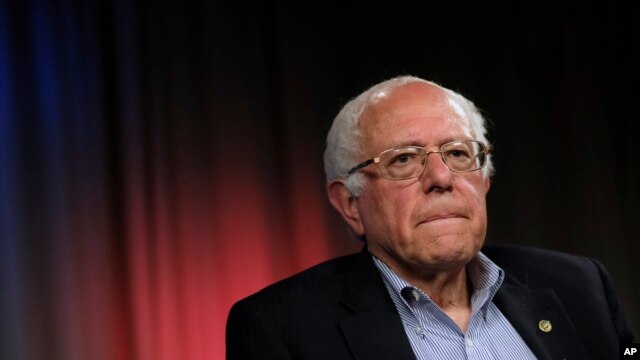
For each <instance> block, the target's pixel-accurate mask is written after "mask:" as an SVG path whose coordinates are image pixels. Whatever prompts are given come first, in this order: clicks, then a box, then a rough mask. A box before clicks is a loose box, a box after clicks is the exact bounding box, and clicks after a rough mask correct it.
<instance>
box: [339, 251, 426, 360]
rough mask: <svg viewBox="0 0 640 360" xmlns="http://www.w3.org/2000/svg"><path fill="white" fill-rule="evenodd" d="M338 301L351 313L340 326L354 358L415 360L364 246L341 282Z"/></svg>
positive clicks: (401, 325)
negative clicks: (341, 295)
mask: <svg viewBox="0 0 640 360" xmlns="http://www.w3.org/2000/svg"><path fill="white" fill-rule="evenodd" d="M344 284H345V287H344V292H343V294H344V295H343V298H342V304H343V305H344V306H345V307H347V308H348V309H349V310H350V311H351V312H352V313H353V316H351V317H348V318H345V319H343V320H341V321H340V329H341V330H342V333H343V335H344V337H345V339H346V341H347V343H348V344H349V347H350V349H351V352H352V353H353V355H354V357H355V358H356V359H397V360H403V359H415V355H414V354H413V349H412V348H411V344H410V343H409V340H408V339H407V334H406V333H405V330H404V325H403V324H402V321H401V320H400V315H398V312H397V310H396V308H395V305H394V304H393V301H392V300H391V297H390V296H389V293H388V292H387V288H386V287H385V286H384V283H383V281H382V278H381V276H380V273H379V272H378V269H376V267H375V265H374V264H373V260H372V259H371V254H369V252H368V251H367V250H366V249H365V250H363V251H362V252H361V253H360V254H358V255H357V258H356V261H355V263H354V266H353V268H352V269H351V271H350V272H349V273H348V275H347V278H346V281H345V282H344Z"/></svg>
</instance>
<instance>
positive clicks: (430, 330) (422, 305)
mask: <svg viewBox="0 0 640 360" xmlns="http://www.w3.org/2000/svg"><path fill="white" fill-rule="evenodd" d="M373 260H374V263H375V265H376V267H377V268H378V270H379V271H380V273H381V275H382V278H383V280H384V284H385V286H386V287H387V290H388V291H389V295H390V296H391V299H392V300H393V303H394V304H395V307H396V309H397V310H398V313H399V315H400V318H401V320H402V323H403V325H404V328H405V332H406V334H407V337H408V338H409V342H410V343H411V347H412V348H413V351H414V353H415V355H416V358H417V359H443V360H444V359H478V360H485V359H487V360H488V359H516V360H517V359H535V358H536V357H535V355H534V354H533V353H532V352H531V350H530V349H529V347H528V346H527V345H526V343H525V342H524V340H522V338H521V337H520V335H519V334H518V332H517V331H516V330H515V329H514V328H513V326H512V325H511V323H509V321H508V320H507V319H506V318H505V317H504V315H503V314H502V312H500V310H499V309H498V307H497V306H496V305H495V304H494V303H493V302H492V299H493V296H494V295H495V293H496V292H497V291H498V289H499V288H500V285H501V284H502V281H503V279H504V271H503V270H502V269H501V268H500V267H498V266H497V265H496V264H495V263H493V262H492V261H491V260H490V259H489V258H488V257H486V256H485V255H484V254H482V252H479V253H478V254H477V255H476V256H475V257H474V258H473V259H472V260H471V261H470V262H469V264H467V274H468V276H469V279H470V280H471V284H472V287H473V293H472V295H471V310H472V315H471V319H470V322H469V327H468V329H467V331H466V333H463V332H462V331H461V329H460V328H459V327H458V325H456V324H455V323H454V322H453V320H451V318H449V316H447V315H446V314H445V313H444V312H443V311H442V309H440V307H439V306H438V305H437V304H436V303H435V302H433V301H431V298H430V297H429V295H427V294H426V293H425V292H423V291H422V290H420V289H418V288H417V287H414V286H412V285H411V284H409V283H407V282H406V281H405V280H404V279H402V278H400V277H399V276H398V275H397V274H396V273H395V272H393V271H392V270H391V269H390V268H389V267H388V266H387V265H386V264H385V263H384V262H382V261H381V260H380V259H378V258H376V257H375V256H374V257H373Z"/></svg>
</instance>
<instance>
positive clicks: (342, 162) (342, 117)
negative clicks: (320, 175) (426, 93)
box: [324, 76, 493, 197]
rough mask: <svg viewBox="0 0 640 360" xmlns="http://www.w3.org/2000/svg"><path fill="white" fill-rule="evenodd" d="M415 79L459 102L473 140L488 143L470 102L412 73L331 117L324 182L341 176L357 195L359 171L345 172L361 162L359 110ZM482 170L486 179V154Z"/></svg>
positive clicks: (386, 83) (383, 84)
mask: <svg viewBox="0 0 640 360" xmlns="http://www.w3.org/2000/svg"><path fill="white" fill-rule="evenodd" d="M416 82H419V83H425V84H430V85H433V86H435V87H437V88H439V89H441V90H443V91H444V92H445V93H446V94H447V95H448V96H449V98H450V99H452V100H454V101H455V102H456V103H457V104H459V105H460V107H461V109H460V110H462V111H461V112H462V113H463V114H464V116H463V117H464V118H466V120H467V121H468V122H469V124H468V125H469V127H470V128H471V132H472V136H474V137H475V140H479V141H482V142H483V143H485V144H489V142H488V141H487V137H486V135H487V129H486V127H485V120H484V118H483V117H482V115H481V114H480V111H479V110H478V109H477V108H476V106H475V105H474V104H473V102H471V101H470V100H468V99H466V98H465V97H464V96H462V95H460V94H458V93H456V92H455V91H452V90H449V89H447V88H444V87H442V86H440V85H438V84H436V83H434V82H431V81H427V80H424V79H421V78H418V77H415V76H398V77H395V78H392V79H389V80H386V81H383V82H381V83H378V84H376V85H374V86H372V87H370V88H369V89H367V90H366V91H364V92H363V93H361V94H360V95H358V96H357V97H355V98H354V99H352V100H351V101H349V102H348V103H346V104H345V105H344V107H343V108H342V109H341V110H340V112H339V113H338V115H337V116H336V118H335V119H334V120H333V125H331V129H330V130H329V133H328V134H327V148H326V149H325V152H324V171H325V175H326V180H327V182H329V181H332V180H336V179H342V180H343V181H344V182H345V186H346V187H347V189H348V190H349V192H350V193H351V194H352V195H353V196H356V197H357V196H359V195H360V193H361V192H362V187H363V182H364V178H363V176H362V174H360V173H359V172H356V173H354V174H352V175H351V176H349V174H348V172H349V170H350V169H351V168H353V167H354V166H355V165H357V163H358V162H360V161H362V157H363V154H362V148H361V143H360V141H361V138H362V134H361V132H360V129H359V127H358V123H359V121H360V118H361V117H362V113H363V112H364V110H365V109H366V108H367V106H369V105H370V104H372V103H373V102H374V101H375V100H376V99H377V98H379V97H380V96H381V95H384V94H389V93H390V92H391V91H393V90H394V89H396V88H399V87H401V86H403V85H405V84H410V83H416ZM369 155H370V154H369ZM481 171H482V175H483V176H484V177H485V178H486V177H488V176H489V177H490V176H491V175H492V174H493V164H492V162H491V155H489V156H488V159H487V164H486V165H485V167H484V168H482V170H481Z"/></svg>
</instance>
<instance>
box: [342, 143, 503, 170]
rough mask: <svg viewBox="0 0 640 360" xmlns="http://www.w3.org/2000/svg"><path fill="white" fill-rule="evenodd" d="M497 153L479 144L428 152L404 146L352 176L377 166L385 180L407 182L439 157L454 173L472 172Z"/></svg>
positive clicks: (386, 151) (441, 148)
mask: <svg viewBox="0 0 640 360" xmlns="http://www.w3.org/2000/svg"><path fill="white" fill-rule="evenodd" d="M492 151H493V147H492V146H491V145H485V144H484V143H482V142H480V141H476V140H456V141H452V142H448V143H446V144H444V145H442V146H440V151H427V150H426V149H425V148H423V147H420V146H404V147H401V148H397V149H389V150H385V151H383V152H381V153H380V155H379V156H378V157H376V158H373V159H369V160H367V161H364V162H362V163H360V164H358V165H356V166H354V167H353V168H351V170H349V172H348V176H351V175H352V174H354V173H355V172H356V171H358V170H360V169H362V168H364V167H367V166H369V165H371V164H376V166H377V167H378V171H380V175H381V176H382V177H383V178H385V179H390V180H403V179H411V178H415V177H419V176H420V175H421V174H422V172H423V171H424V168H425V166H426V165H427V157H428V156H429V154H431V153H438V154H440V156H441V157H442V161H443V162H444V163H445V165H447V167H448V168H449V170H451V171H453V172H469V171H475V170H480V169H482V168H483V167H484V166H485V165H486V164H487V155H489V154H490V153H491V152H492Z"/></svg>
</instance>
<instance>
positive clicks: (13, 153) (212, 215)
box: [0, 0, 640, 359]
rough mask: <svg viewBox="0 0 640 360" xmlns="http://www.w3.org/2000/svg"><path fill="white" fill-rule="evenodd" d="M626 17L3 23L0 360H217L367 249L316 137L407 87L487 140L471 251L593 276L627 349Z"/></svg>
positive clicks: (290, 9) (629, 173) (124, 13)
mask: <svg viewBox="0 0 640 360" xmlns="http://www.w3.org/2000/svg"><path fill="white" fill-rule="evenodd" d="M631 6H632V5H629V7H628V8H625V7H623V6H621V5H614V4H612V3H602V2H600V3H597V4H594V5H586V4H583V3H582V2H577V1H576V2H573V4H571V2H569V4H567V5H559V4H556V5H553V6H546V5H542V4H538V5H534V4H528V5H525V4H514V3H511V4H502V5H489V4H467V5H462V4H448V5H444V4H433V3H425V2H422V3H420V4H418V3H414V2H411V3H407V4H403V3H400V2H380V3H378V2H366V3H361V4H340V5H339V4H337V3H336V4H332V3H326V2H305V3H298V4H294V3H289V2H265V3H263V4H261V5H257V4H254V3H252V2H246V3H245V2H235V3H234V4H233V5H231V4H230V2H227V3H223V2H195V3H191V4H175V3H174V4H166V5H136V4H134V3H131V2H126V1H123V2H118V1H116V2H114V3H111V2H105V3H96V4H93V3H92V2H86V3H84V4H79V3H75V2H71V1H61V2H55V3H54V2H46V1H35V0H34V1H22V2H19V1H15V2H5V1H1V2H0V257H1V261H0V286H1V287H0V317H1V321H0V357H2V358H7V359H43V358H46V359H212V358H213V359H222V358H223V354H224V324H225V321H226V315H227V311H228V309H229V307H230V306H231V304H232V303H233V302H234V301H236V300H238V299H239V298H241V297H244V296H246V295H248V294H250V293H252V292H254V291H256V290H258V289H259V288H261V287H263V286H265V285H266V284H268V283H270V282H272V281H274V280H277V279H280V278H283V277H285V276H287V275H290V274H292V273H294V272H296V271H299V270H301V269H303V268H305V267H308V266H310V265H312V264H314V263H317V262H319V261H322V260H324V259H328V258H330V257H332V256H335V255H338V254H344V253H348V252H352V251H357V249H358V248H359V247H360V245H359V244H356V243H355V242H354V241H353V240H350V239H348V237H347V233H346V231H345V228H344V226H343V225H342V223H341V221H340V219H339V218H338V216H337V215H336V214H334V213H333V212H332V210H331V209H330V208H329V205H328V202H327V201H326V200H325V195H324V180H323V170H322V152H323V149H324V139H325V134H326V132H327V130H328V128H329V126H330V124H331V121H332V119H333V116H334V115H335V114H336V113H337V111H338V109H339V108H340V106H342V104H344V102H346V101H347V100H348V99H349V98H351V97H352V96H354V95H356V94H357V93H359V92H360V91H362V90H364V89H365V88H367V87H368V86H370V85H372V84H374V83H376V82H378V81H381V80H383V79H386V78H389V77H392V76H396V75H399V74H413V75H417V76H421V77H424V78H427V79H431V80H435V81H437V82H439V83H441V84H442V85H444V86H447V87H449V88H452V89H454V90H457V91H459V92H461V93H462V94H464V95H466V96H467V97H468V98H470V99H472V100H473V101H474V102H475V103H476V104H477V105H478V106H479V107H480V108H481V109H482V110H483V112H484V114H485V115H486V117H487V118H488V119H489V120H490V122H491V124H492V125H491V132H490V139H491V140H492V142H493V143H494V145H495V148H496V153H495V157H494V160H495V165H496V168H497V172H496V175H495V177H494V179H493V185H492V188H491V191H490V193H489V199H488V203H489V233H488V238H487V241H488V242H493V243H515V244H525V245H533V246H541V247H545V248H550V249H557V250H561V251H567V252H571V253H576V254H581V255H586V256H592V257H594V258H596V259H598V260H600V261H601V262H603V263H604V264H605V265H606V266H607V268H608V269H609V270H610V272H611V274H612V276H613V278H614V281H615V283H616V285H617V289H618V291H619V294H620V297H621V299H622V302H623V305H624V307H625V310H626V312H627V315H628V319H629V320H630V321H631V323H632V324H633V326H634V329H635V331H636V334H640V333H639V330H640V310H639V309H638V305H637V304H640V281H639V280H638V279H639V278H640V267H639V265H638V263H639V261H638V260H639V257H640V245H639V244H638V238H639V235H640V228H639V224H638V223H639V222H638V220H639V219H640V210H638V209H639V208H640V207H639V206H638V204H640V191H639V188H638V184H640V170H639V169H640V160H639V159H640V156H639V152H638V145H639V144H640V140H639V138H640V131H639V130H640V129H639V121H638V120H640V119H639V115H638V105H637V104H638V98H639V96H640V90H639V89H638V82H639V80H640V71H639V70H638V64H640V58H639V55H638V54H639V50H640V42H639V41H638V39H640V25H639V24H640V21H639V20H640V15H639V14H638V13H637V12H636V11H633V9H632V7H631ZM540 266H545V264H540Z"/></svg>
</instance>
